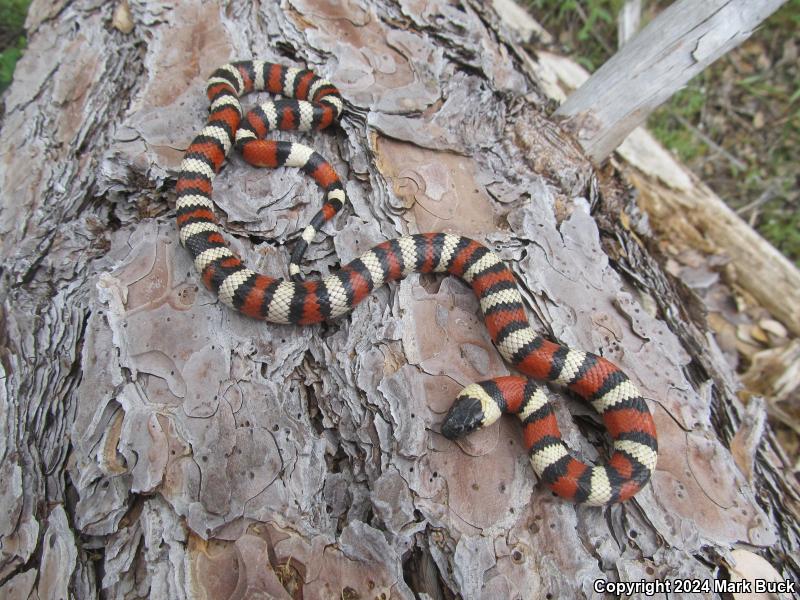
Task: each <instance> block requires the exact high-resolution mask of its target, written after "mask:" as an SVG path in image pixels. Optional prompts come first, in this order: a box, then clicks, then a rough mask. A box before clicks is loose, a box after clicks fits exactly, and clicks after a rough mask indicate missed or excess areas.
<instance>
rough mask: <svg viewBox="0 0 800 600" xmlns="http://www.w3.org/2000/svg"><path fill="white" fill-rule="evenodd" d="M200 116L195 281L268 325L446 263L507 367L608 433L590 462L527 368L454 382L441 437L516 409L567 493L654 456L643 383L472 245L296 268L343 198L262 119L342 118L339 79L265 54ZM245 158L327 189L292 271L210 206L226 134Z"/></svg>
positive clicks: (192, 221) (189, 210)
mask: <svg viewBox="0 0 800 600" xmlns="http://www.w3.org/2000/svg"><path fill="white" fill-rule="evenodd" d="M263 90H266V91H268V92H270V93H272V94H276V95H281V96H282V97H283V98H282V99H279V100H275V101H271V102H266V103H265V104H262V105H261V106H260V107H259V108H257V109H255V110H253V111H251V112H250V113H249V114H248V115H247V116H246V117H245V119H244V122H243V123H240V122H241V121H242V108H241V104H240V102H239V98H240V96H241V95H243V94H247V93H249V92H252V91H263ZM207 95H208V98H209V100H210V101H211V108H210V116H209V118H208V121H207V122H206V125H205V127H204V128H203V130H202V131H200V133H199V134H198V135H197V137H195V139H194V140H193V141H192V143H191V145H190V146H189V148H188V149H187V151H186V154H185V156H184V158H183V162H182V163H181V168H180V174H179V177H178V181H177V197H178V198H177V204H176V208H177V222H178V231H179V233H180V240H181V243H182V244H183V245H184V246H185V247H186V248H187V249H188V250H189V252H190V253H191V254H192V257H193V258H194V263H195V266H196V267H197V269H198V270H199V271H200V273H201V275H202V280H203V282H204V283H205V285H206V286H207V287H208V288H209V289H211V290H212V291H213V292H215V293H217V294H218V296H219V298H220V300H221V301H222V302H223V303H225V304H227V305H228V306H230V307H232V308H234V309H236V310H238V311H240V312H242V313H244V314H245V315H248V316H250V317H254V318H258V319H263V320H265V321H269V322H272V323H286V324H295V325H309V324H312V323H319V322H322V321H327V320H331V319H336V318H338V317H341V316H342V315H344V314H345V313H347V312H348V311H350V310H351V309H352V308H353V307H354V306H355V305H356V304H358V303H359V302H361V301H362V300H363V299H364V298H365V297H366V296H367V295H368V294H370V292H372V290H374V289H375V288H378V287H380V286H382V285H383V284H384V283H386V282H388V281H396V280H399V279H402V278H403V277H405V276H406V275H408V274H409V273H411V272H418V273H450V274H451V275H455V276H456V277H459V278H461V279H462V280H463V281H464V282H466V283H467V284H469V285H470V286H471V287H472V289H473V291H474V292H475V295H476V296H477V297H478V300H479V302H480V308H481V312H482V313H483V316H484V319H485V322H486V327H487V328H488V330H489V333H490V334H491V338H492V341H493V342H494V344H495V346H496V347H497V349H498V351H499V352H500V354H501V355H502V356H503V358H504V359H505V360H506V361H508V362H509V363H510V364H512V365H513V366H514V367H515V368H516V369H517V370H518V371H520V372H522V373H524V374H526V375H529V376H530V377H532V378H534V379H538V380H543V381H548V382H552V383H555V384H558V385H562V386H565V387H566V388H567V389H569V390H571V391H573V392H575V393H576V394H577V395H578V396H580V397H581V398H583V399H584V400H586V401H588V402H589V403H590V404H591V405H592V406H593V407H594V408H595V409H596V410H597V411H598V412H599V413H600V414H601V415H602V417H603V421H604V423H605V426H606V428H607V429H608V431H609V433H610V435H611V437H612V439H613V453H612V456H611V458H610V460H609V461H608V462H607V463H606V464H604V465H598V466H593V467H592V466H588V465H586V464H585V463H583V462H582V461H580V460H578V459H576V458H574V457H573V455H572V452H571V451H570V449H569V448H568V447H567V446H566V445H565V444H564V442H563V441H562V437H561V432H560V431H559V428H558V424H557V422H556V417H555V413H554V412H553V408H552V405H551V404H550V403H549V402H548V400H547V397H546V396H545V393H544V391H543V389H542V388H541V387H539V386H537V385H536V384H535V383H534V382H533V380H532V379H527V378H522V377H515V376H508V377H498V378H496V379H492V380H489V381H484V382H482V383H477V384H472V385H470V386H467V387H466V388H464V390H463V391H462V392H461V393H460V394H459V395H458V398H457V400H456V402H455V403H454V405H453V407H452V408H451V409H450V412H449V413H448V415H447V417H446V419H445V421H444V423H443V425H442V428H441V432H442V434H443V435H444V436H445V437H447V438H450V439H453V438H456V437H459V436H461V435H465V434H466V433H469V432H471V431H473V430H475V429H477V428H479V427H482V426H486V425H488V424H490V423H492V422H494V421H495V420H496V419H497V418H498V417H499V415H500V414H501V413H503V412H508V413H514V414H516V415H518V416H519V418H520V419H521V420H522V423H523V434H524V439H525V445H526V447H527V448H528V451H529V454H530V461H531V464H532V466H533V469H534V471H535V472H536V474H537V476H538V477H539V478H540V479H542V480H544V482H545V483H546V484H547V485H548V486H549V487H550V488H551V489H552V490H553V491H554V492H555V493H556V494H558V495H560V496H562V497H564V498H567V499H569V500H572V501H574V502H584V503H586V504H589V505H604V504H609V503H613V502H621V501H623V500H627V499H628V498H630V497H631V496H633V495H634V494H635V493H636V492H638V491H639V490H640V489H641V488H642V487H643V486H644V485H645V484H646V482H647V481H648V479H649V478H650V475H651V474H652V472H653V470H654V469H655V465H656V457H657V441H656V430H655V424H654V422H653V419H652V416H651V415H650V412H649V410H648V408H647V405H646V403H645V401H644V399H643V398H642V395H641V394H640V392H639V391H638V389H637V388H636V386H635V385H634V384H633V383H632V382H631V381H630V379H629V378H628V377H627V376H626V375H625V374H624V373H623V372H622V371H621V370H620V369H619V368H617V367H616V366H615V365H613V364H612V363H610V362H609V361H607V360H606V359H604V358H602V357H600V356H597V355H595V354H591V353H588V352H581V351H578V350H572V349H570V348H567V347H566V346H562V345H559V344H556V343H553V342H551V341H549V340H546V339H544V338H543V337H541V336H539V335H537V334H536V332H535V331H534V330H533V329H532V328H531V327H530V324H529V323H528V319H527V317H526V314H525V308H524V304H523V301H522V296H521V295H520V293H519V291H518V289H517V285H516V282H515V279H514V275H513V273H512V272H511V270H510V269H509V268H508V267H507V266H506V265H505V264H503V262H502V261H501V260H500V258H499V257H498V256H497V255H496V254H494V253H493V252H491V251H490V250H489V249H488V248H486V247H485V246H483V245H482V244H480V243H478V242H476V241H474V240H471V239H469V238H466V237H463V236H460V235H453V234H449V233H423V234H415V235H406V236H403V237H400V238H397V239H393V240H389V241H386V242H383V243H382V244H379V245H377V246H375V247H374V248H372V249H371V250H369V251H367V252H366V253H364V254H363V255H362V256H361V257H359V258H357V259H355V260H353V261H352V262H350V263H348V264H346V265H344V266H342V267H341V268H340V270H339V271H338V272H335V273H333V274H331V275H328V276H327V277H323V278H316V279H309V280H300V268H299V262H300V259H301V258H302V255H303V252H304V251H305V249H306V247H307V246H308V244H309V243H310V242H311V241H312V240H313V238H314V236H315V234H316V233H317V231H318V230H319V228H320V227H321V225H322V224H323V223H324V222H325V221H327V220H329V219H330V218H332V217H333V215H335V214H336V212H337V211H338V210H339V209H340V208H341V207H342V206H343V205H344V203H345V202H346V197H345V191H344V188H343V186H342V184H341V182H340V180H339V178H338V177H337V175H336V173H335V172H334V170H333V168H332V167H331V166H330V164H329V163H328V162H327V161H325V159H323V158H322V157H321V156H320V155H319V154H317V153H316V152H314V151H313V150H312V149H310V148H308V147H307V146H304V145H302V144H298V143H290V142H276V141H266V140H263V139H262V138H263V137H264V135H265V134H266V133H267V132H268V131H269V130H274V129H298V130H302V131H307V130H312V129H324V128H325V127H327V126H329V125H330V124H332V123H334V122H336V121H337V119H338V118H339V117H340V116H341V113H342V108H343V103H342V98H341V96H340V94H339V92H338V90H337V89H336V87H335V86H334V85H333V84H332V83H330V82H329V81H326V80H324V79H321V78H320V77H317V76H316V75H315V74H314V73H313V72H311V71H307V70H300V69H294V68H287V67H284V66H281V65H277V64H272V63H268V62H264V61H258V60H253V61H243V62H235V63H230V64H227V65H225V66H223V67H220V68H219V69H217V70H216V71H215V72H214V73H213V74H212V76H211V78H210V79H209V81H208V87H207ZM234 144H235V145H236V147H237V149H238V150H239V151H240V152H241V153H242V155H243V156H244V157H245V159H246V160H248V161H250V162H252V163H253V164H256V165H261V166H269V167H279V166H292V167H299V168H301V169H302V170H303V171H305V172H306V173H307V174H309V175H311V176H312V177H313V178H314V179H315V180H316V181H317V183H318V184H319V185H320V186H321V187H322V188H323V189H324V191H325V204H324V206H323V208H322V210H321V211H320V212H319V213H318V214H317V215H316V216H315V217H314V219H313V220H312V221H311V224H310V225H309V226H308V227H307V228H306V229H305V230H304V232H303V234H302V238H301V241H300V243H299V244H298V246H297V247H296V248H295V250H294V253H293V254H292V260H291V264H290V274H291V276H292V279H293V280H286V279H281V278H273V277H269V276H266V275H261V274H258V273H255V272H253V271H251V270H250V269H248V268H247V267H245V266H244V264H242V261H241V260H240V258H239V257H238V256H236V255H235V254H234V253H233V252H232V251H231V250H230V249H229V248H228V246H227V244H226V242H225V240H224V239H223V237H222V235H221V233H220V229H219V227H218V226H217V220H216V217H215V216H214V211H213V203H212V201H211V192H212V181H213V179H214V177H215V175H216V174H217V173H218V172H219V170H220V168H221V167H222V164H223V163H224V161H225V158H226V156H227V155H228V153H229V152H230V150H231V147H232V146H233V145H234Z"/></svg>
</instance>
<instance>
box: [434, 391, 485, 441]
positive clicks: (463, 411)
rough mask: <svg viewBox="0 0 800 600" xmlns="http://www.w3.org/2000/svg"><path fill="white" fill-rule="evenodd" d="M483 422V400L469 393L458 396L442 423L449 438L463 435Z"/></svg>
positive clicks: (444, 432) (443, 429) (443, 431)
mask: <svg viewBox="0 0 800 600" xmlns="http://www.w3.org/2000/svg"><path fill="white" fill-rule="evenodd" d="M482 423H483V407H482V406H481V401H480V400H478V399H477V398H473V397H471V396H467V395H461V394H459V396H458V397H457V398H456V401H455V403H453V406H451V407H450V412H448V413H447V417H445V419H444V423H442V435H443V436H444V437H446V438H447V439H448V440H454V439H456V438H460V437H463V436H465V435H467V434H468V433H472V432H473V431H475V430H476V429H478V428H479V427H480V426H481V424H482Z"/></svg>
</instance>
